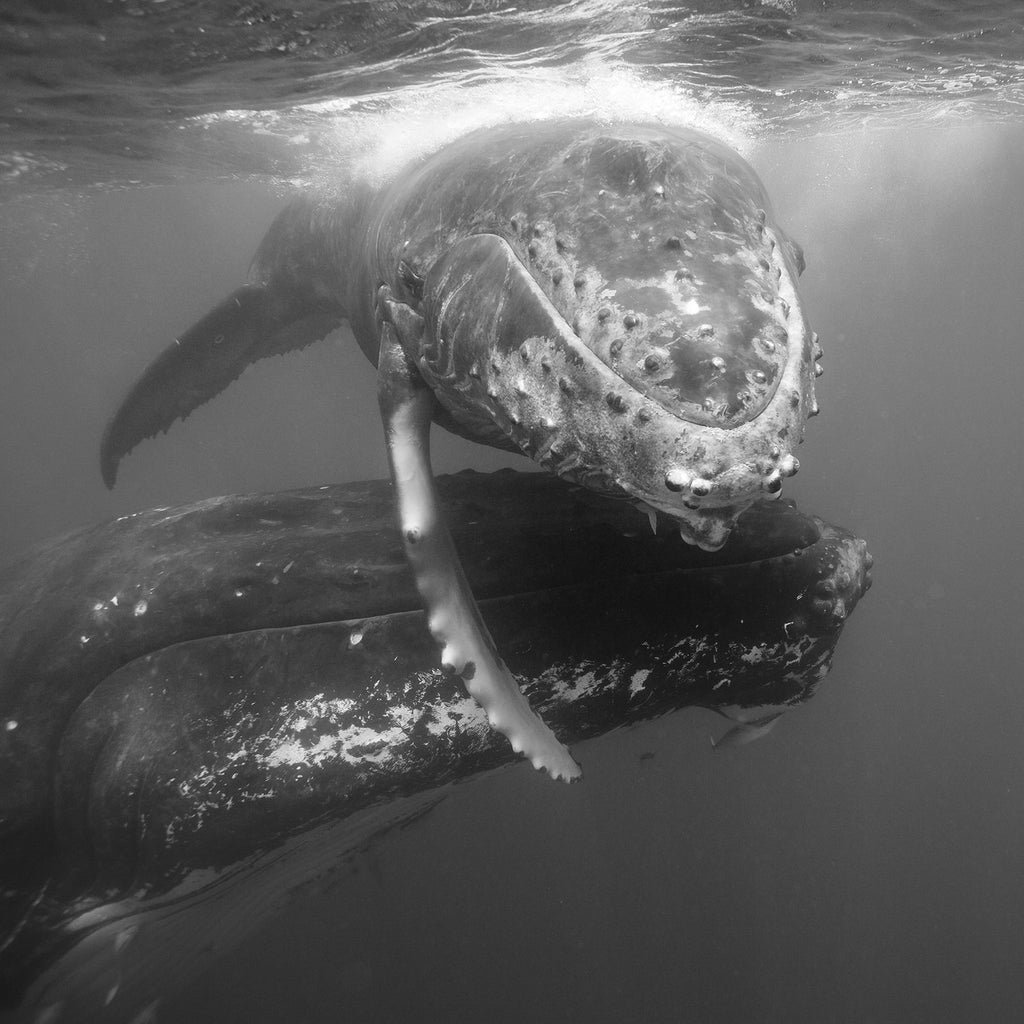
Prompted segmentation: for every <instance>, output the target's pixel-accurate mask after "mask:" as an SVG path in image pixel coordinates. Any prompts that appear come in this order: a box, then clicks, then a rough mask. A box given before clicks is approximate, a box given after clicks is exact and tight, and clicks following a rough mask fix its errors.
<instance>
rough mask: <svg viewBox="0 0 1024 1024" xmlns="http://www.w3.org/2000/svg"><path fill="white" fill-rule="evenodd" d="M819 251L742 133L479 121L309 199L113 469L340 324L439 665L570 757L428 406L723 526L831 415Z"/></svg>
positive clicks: (572, 472) (715, 536) (108, 447)
mask: <svg viewBox="0 0 1024 1024" xmlns="http://www.w3.org/2000/svg"><path fill="white" fill-rule="evenodd" d="M802 269H803V256H802V253H801V251H800V249H799V247H797V246H796V245H794V244H793V243H792V242H791V241H790V240H789V239H788V238H787V237H786V235H785V234H784V232H783V231H782V230H781V228H779V226H778V225H777V224H776V223H775V221H774V218H773V216H772V214H771V208H770V204H769V202H768V198H767V196H766V194H765V190H764V188H763V186H762V185H761V183H760V181H759V180H758V178H757V175H756V174H755V172H754V171H753V170H752V168H751V167H750V166H749V165H748V164H747V163H746V162H745V161H744V160H743V159H742V158H741V157H740V156H739V155H738V154H737V153H735V152H734V151H732V150H731V149H730V148H729V147H727V146H725V145H724V144H722V143H721V142H719V141H718V140H716V139H713V138H711V137H710V136H708V135H705V134H703V133H701V132H698V131H695V130H691V129H686V128H680V127H667V126H664V125H653V124H621V125H607V124H602V123H598V122H595V121H590V120H577V119H572V120H564V121H553V122H543V123H529V124H525V123H524V124H506V125H501V126H498V127H492V128H486V129H481V130H479V131H476V132H473V133H471V134H469V135H467V136H465V137H464V138H462V139H460V140H458V141H457V142H455V143H452V144H451V145H449V146H446V147H444V148H442V149H440V150H439V151H438V152H436V153H433V154H431V155H429V156H427V157H424V158H422V159H420V160H418V161H415V162H413V163H412V164H411V165H410V166H408V167H406V168H405V169H404V170H403V171H402V172H401V173H400V174H398V175H397V176H396V177H395V178H394V179H393V180H392V181H391V182H390V183H388V184H386V185H385V186H383V187H381V188H380V189H379V190H376V191H371V190H368V189H361V190H358V191H357V192H355V193H353V194H350V195H348V196H346V197H344V198H342V199H341V200H337V201H333V200H332V201H328V200H318V199H304V200H301V201H299V202H297V203H295V204H293V205H292V206H290V207H289V208H287V209H286V210H285V211H283V212H282V214H281V215H280V216H279V217H278V219H277V220H276V221H275V223H274V224H273V225H272V226H271V228H270V230H269V232H268V234H267V236H266V238H265V239H264V241H263V242H262V244H261V246H260V248H259V251H258V253H257V255H256V258H255V260H254V262H253V266H252V270H251V274H250V282H249V283H248V284H247V285H245V286H244V287H242V288H240V289H238V290H237V291H236V292H234V293H233V294H232V295H230V296H229V297H228V298H227V299H226V300H225V301H224V302H223V303H221V304H220V305H219V306H217V307H216V308H215V309H214V310H212V311H211V312H210V313H209V314H207V315H206V316H205V317H204V318H203V319H201V320H200V321H199V322H198V323H197V324H196V325H195V326H193V327H192V328H191V329H190V330H189V331H187V332H186V333H185V334H184V335H182V336H181V338H179V339H177V340H175V342H174V343H173V344H172V345H170V346H169V347H168V348H167V349H166V350H165V351H164V352H163V353H162V354H161V355H160V356H159V357H158V358H157V359H156V361H155V362H154V363H153V364H152V365H151V366H150V367H149V369H148V370H147V371H146V372H145V373H144V375H143V376H142V378H141V379H140V380H139V382H138V383H137V384H136V386H135V387H134V388H133V389H132V390H131V392H130V393H129V395H128V396H127V397H126V399H125V401H124V402H123V404H122V405H121V407H120V409H119V410H118V411H117V413H116V414H115V416H114V417H113V419H112V420H111V422H110V424H109V426H108V429H107V431H106V433H105V436H104V439H103V443H102V448H101V469H102V472H103V476H104V479H105V480H106V481H107V483H108V485H113V483H114V481H115V479H116V474H117V467H118V464H119V462H120V460H121V458H123V456H124V455H125V454H126V453H127V452H129V451H130V450H131V449H132V448H133V447H134V446H135V445H136V444H137V443H138V442H139V441H140V440H142V439H143V438H146V437H151V436H154V435H155V434H157V433H159V432H160V431H162V430H166V429H167V428H168V427H170V426H171V424H172V423H173V422H174V421H175V420H176V419H178V418H182V417H184V416H187V415H188V414H189V413H190V412H191V411H192V410H193V409H194V408H196V407H197V406H198V405H200V404H202V403H203V402H205V401H207V400H208V399H210V398H212V397H213V396H214V395H215V394H217V393H218V392H219V391H221V390H222V389H223V388H224V387H226V386H227V385H228V384H229V383H230V382H231V381H232V380H234V379H235V378H237V377H238V375H239V374H240V373H241V372H242V371H243V370H244V368H245V367H246V366H247V365H249V364H250V363H252V362H254V361H256V360H258V359H261V358H264V357H267V356H270V355H275V354H280V353H282V352H286V351H290V350H293V349H296V348H300V347H302V346H304V345H307V344H310V343H311V342H313V341H315V340H317V339H319V338H321V337H323V336H324V335H325V334H326V333H328V332H329V331H330V330H332V329H334V328H335V327H336V326H338V325H339V324H340V323H341V322H342V321H343V320H347V321H348V322H349V323H350V325H351V327H352V331H353V334H354V336H355V338H356V341H357V342H358V344H359V346H360V347H361V348H362V350H363V351H364V352H365V353H366V355H367V356H368V358H369V359H370V360H371V361H372V362H373V363H374V364H375V365H376V366H377V368H378V398H379V401H380V406H381V413H382V418H383V421H384V432H385V439H386V443H387V448H388V455H389V461H390V465H391V470H392V478H393V480H394V482H395V485H396V497H397V507H398V516H399V521H400V526H401V531H402V536H403V538H404V546H405V551H406V555H407V557H408V559H409V562H410V564H411V565H412V567H413V571H414V574H415V578H416V582H417V587H418V589H419V592H420V595H421V598H422V600H423V602H424V605H425V606H426V609H427V612H428V621H429V625H430V630H431V633H432V634H433V636H434V639H435V642H436V644H437V645H438V647H439V648H440V650H441V660H442V664H443V665H444V666H445V668H446V670H447V671H449V672H450V673H451V674H453V675H455V676H457V677H458V678H460V679H461V680H462V681H463V682H464V684H465V687H466V689H467V690H468V692H469V693H470V694H471V695H472V696H473V697H474V698H475V699H476V700H477V701H478V702H479V703H480V704H481V706H482V707H483V708H484V709H485V711H486V712H487V716H488V720H489V721H490V723H491V725H492V726H493V727H494V728H496V729H497V730H498V731H499V732H501V733H503V734H504V735H505V736H507V737H508V739H509V741H510V742H511V744H512V746H513V748H514V749H515V750H517V751H521V752H522V753H524V755H525V756H527V757H528V758H529V759H530V760H531V762H532V763H533V764H534V765H535V767H538V768H543V769H546V770H547V771H548V772H549V773H550V774H551V775H552V776H554V777H556V778H563V779H566V780H572V779H574V778H576V777H578V775H579V767H578V765H576V763H575V762H574V760H573V759H572V757H571V756H570V754H569V752H568V751H567V750H566V749H565V747H564V746H563V745H562V744H561V743H560V742H559V741H558V740H557V739H556V738H555V736H554V735H553V734H552V732H551V731H550V729H548V727H547V726H546V725H545V724H544V723H543V722H542V721H541V720H540V719H539V718H538V717H537V716H536V714H535V713H534V712H533V711H532V710H531V709H530V707H529V705H528V704H527V702H526V701H525V699H524V698H523V697H522V695H521V693H520V691H519V689H518V687H517V685H516V682H515V679H514V678H513V676H512V675H511V673H510V672H509V670H508V669H507V667H506V666H505V665H504V663H503V662H502V660H501V658H500V656H499V654H498V652H497V650H496V648H495V646H494V643H493V641H492V639H491V637H490V635H489V633H488V630H487V626H486V625H485V623H484V620H483V617H482V616H481V614H480V611H479V609H478V607H477V605H476V603H475V601H474V599H473V595H472V593H471V592H470V590H469V587H468V585H467V583H466V581H465V575H464V573H463V571H462V568H461V566H460V563H459V559H458V555H457V554H456V551H455V549H454V547H453V545H452V542H451V539H450V537H449V535H448V532H447V530H446V528H445V525H444V516H443V514H442V511H441V508H440V505H439V502H438V498H437V493H436V490H435V488H434V484H433V478H432V473H431V468H430V461H429V430H430V425H431V423H432V422H436V423H438V424H440V425H441V426H443V427H445V428H446V429H449V430H452V431H454V432H456V433H458V434H460V435H462V436H464V437H467V438H469V439H471V440H473V441H477V442H479V443H482V444H486V445H491V446H494V447H498V448H502V449H507V450H512V451H518V452H521V453H523V454H525V455H527V456H529V457H530V458H532V459H534V460H535V461H536V462H538V463H539V464H540V465H542V466H544V467H545V468H547V469H549V470H550V471H552V472H553V473H555V474H556V475H558V476H560V477H562V478H563V479H566V480H569V481H571V482H573V483H578V484H582V485H583V486H585V487H586V488H588V489H590V490H593V491H596V492H598V493H601V494H604V495H610V496H613V497H618V498H620V499H624V500H627V501H629V502H631V503H633V504H635V505H636V506H637V507H638V508H639V509H641V510H642V511H643V512H644V513H645V514H646V515H648V516H649V518H650V521H651V524H652V526H655V525H656V524H657V522H658V519H659V517H661V518H663V519H664V518H668V519H670V520H671V521H672V522H673V524H674V526H675V528H676V529H677V530H678V531H679V533H680V536H681V537H682V538H683V540H684V541H686V542H687V543H690V544H694V545H697V546H698V547H701V548H704V549H706V550H711V551H713V550H716V549H718V548H720V547H722V545H723V544H724V543H725V542H726V540H727V538H728V536H729V534H730V532H731V530H732V528H733V526H734V524H735V522H736V521H737V518H738V517H739V515H740V514H741V513H742V512H743V510H744V509H745V508H747V507H749V506H750V504H751V503H752V502H754V501H755V500H757V499H758V498H760V497H772V496H776V497H777V496H778V494H779V493H780V491H781V488H782V484H783V480H784V478H785V477H787V476H791V475H792V474H793V473H795V472H796V471H797V468H798V462H797V459H796V457H795V455H794V454H793V452H794V449H795V447H796V445H797V444H798V443H799V442H800V441H801V439H802V434H803V426H804V422H805V420H806V419H807V418H808V417H809V416H812V415H814V414H815V413H816V412H817V404H816V399H815V395H814V379H815V377H816V376H817V375H818V374H819V373H820V364H819V363H818V362H817V359H818V357H820V355H821V349H820V346H819V345H818V342H817V337H816V336H815V335H814V334H813V332H812V331H811V330H810V328H809V326H808V323H807V317H806V315H805V312H804V309H803V306H802V304H801V302H800V299H799V296H798V294H797V291H796V284H795V281H796V277H797V276H798V275H799V273H800V272H801V271H802Z"/></svg>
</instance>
